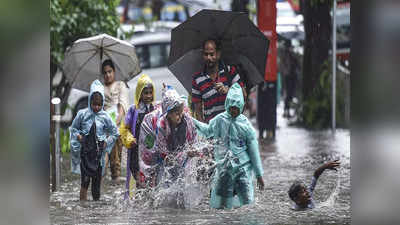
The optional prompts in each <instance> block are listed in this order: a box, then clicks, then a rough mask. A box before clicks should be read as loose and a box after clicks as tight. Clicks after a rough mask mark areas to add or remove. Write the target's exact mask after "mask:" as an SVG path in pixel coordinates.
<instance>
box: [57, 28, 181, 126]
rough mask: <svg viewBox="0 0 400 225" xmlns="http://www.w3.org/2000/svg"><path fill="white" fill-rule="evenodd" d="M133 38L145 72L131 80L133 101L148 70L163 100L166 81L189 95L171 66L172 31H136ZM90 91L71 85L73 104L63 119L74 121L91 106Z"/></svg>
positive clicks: (159, 97) (130, 99)
mask: <svg viewBox="0 0 400 225" xmlns="http://www.w3.org/2000/svg"><path fill="white" fill-rule="evenodd" d="M129 41H130V42H131V43H132V44H133V45H135V48H136V53H137V55H138V57H139V60H140V65H141V67H142V73H140V74H138V75H137V76H136V77H134V78H133V79H131V80H130V81H128V82H127V84H128V86H129V104H130V105H131V104H133V102H134V92H135V88H136V84H137V80H138V79H139V77H140V76H141V75H142V74H147V75H148V76H149V77H150V78H151V79H152V80H153V82H154V85H155V90H156V100H157V101H161V90H162V83H166V84H169V85H171V86H173V87H174V88H175V89H176V90H177V91H178V93H179V94H181V95H185V96H187V95H188V93H187V91H186V90H185V88H184V87H183V85H182V84H181V83H180V82H179V81H178V79H176V78H175V76H174V75H173V74H172V73H171V71H169V69H168V68H167V61H168V57H169V51H170V42H171V32H169V31H168V32H154V33H152V32H149V33H143V34H140V35H135V36H134V37H133V38H131V39H130V40H129ZM88 94H89V93H88V92H85V91H81V90H78V89H75V88H73V89H71V92H70V94H69V96H68V100H67V101H68V105H69V107H68V108H67V110H66V112H65V113H64V115H62V117H61V121H62V122H63V123H65V124H69V123H71V122H72V120H73V118H74V117H75V115H76V113H77V112H78V110H80V109H82V108H86V107H88Z"/></svg>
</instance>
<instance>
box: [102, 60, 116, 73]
mask: <svg viewBox="0 0 400 225" xmlns="http://www.w3.org/2000/svg"><path fill="white" fill-rule="evenodd" d="M106 66H110V67H111V68H112V69H113V70H114V71H115V67H114V63H113V62H112V61H111V59H106V60H104V62H103V64H101V72H103V73H104V67H106Z"/></svg>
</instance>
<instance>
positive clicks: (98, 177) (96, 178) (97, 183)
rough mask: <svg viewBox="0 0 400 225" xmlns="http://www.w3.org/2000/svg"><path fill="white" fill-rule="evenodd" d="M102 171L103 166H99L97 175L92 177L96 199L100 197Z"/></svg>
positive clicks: (94, 198)
mask: <svg viewBox="0 0 400 225" xmlns="http://www.w3.org/2000/svg"><path fill="white" fill-rule="evenodd" d="M101 171H102V168H101V166H99V168H98V170H97V174H96V176H94V177H92V197H93V200H94V201H98V200H99V199H100V189H101Z"/></svg>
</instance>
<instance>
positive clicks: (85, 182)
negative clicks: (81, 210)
mask: <svg viewBox="0 0 400 225" xmlns="http://www.w3.org/2000/svg"><path fill="white" fill-rule="evenodd" d="M81 171H82V170H81ZM89 184H90V177H89V176H86V174H85V173H84V172H81V191H80V194H79V200H80V201H87V191H88V188H89Z"/></svg>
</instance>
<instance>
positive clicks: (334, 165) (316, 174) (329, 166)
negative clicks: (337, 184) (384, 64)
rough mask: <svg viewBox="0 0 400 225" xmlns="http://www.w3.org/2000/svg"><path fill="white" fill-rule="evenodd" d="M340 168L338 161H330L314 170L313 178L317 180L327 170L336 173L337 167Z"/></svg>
mask: <svg viewBox="0 0 400 225" xmlns="http://www.w3.org/2000/svg"><path fill="white" fill-rule="evenodd" d="M339 166H340V162H339V159H337V160H335V161H331V162H327V163H325V164H324V165H322V166H320V167H319V168H318V169H316V170H315V172H314V177H315V179H318V178H319V176H320V175H321V174H322V173H323V172H324V170H326V169H329V170H336V171H337V167H339Z"/></svg>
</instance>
